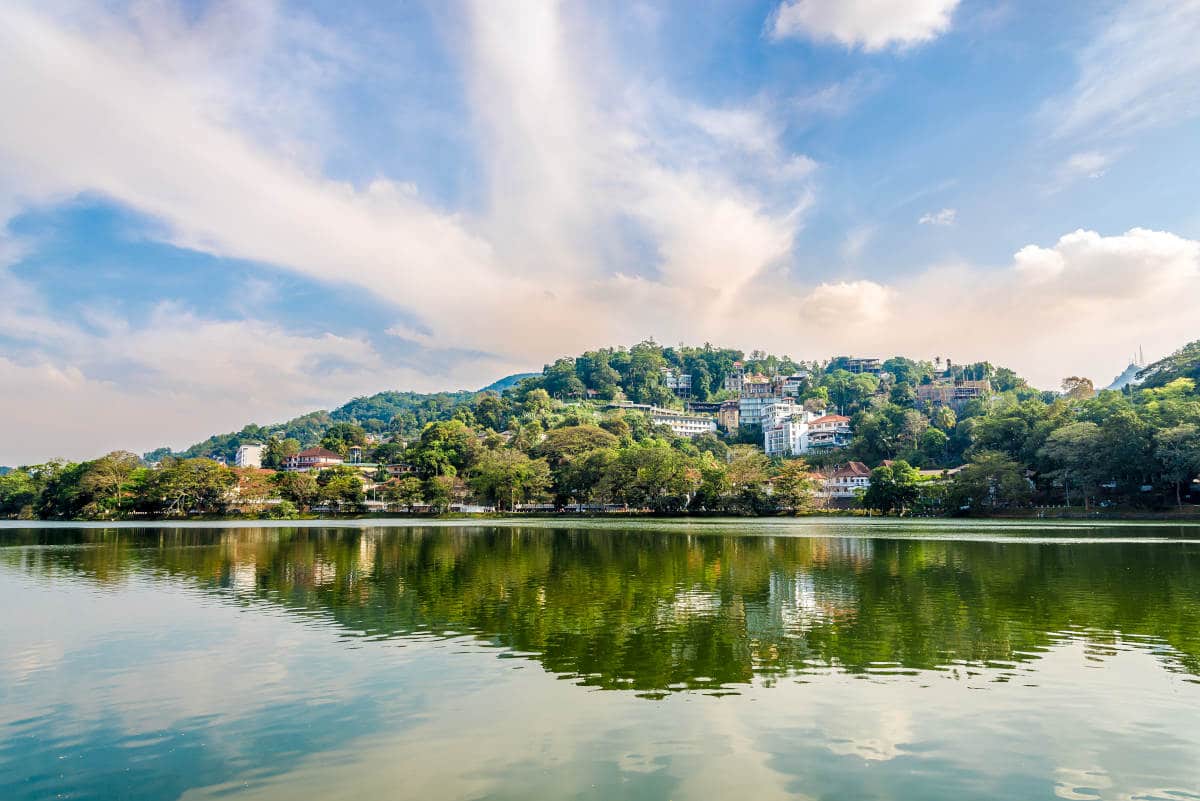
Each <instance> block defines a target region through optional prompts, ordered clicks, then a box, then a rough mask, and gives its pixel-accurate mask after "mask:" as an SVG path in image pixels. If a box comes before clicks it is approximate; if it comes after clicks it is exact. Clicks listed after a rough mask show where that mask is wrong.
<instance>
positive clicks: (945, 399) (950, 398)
mask: <svg viewBox="0 0 1200 801" xmlns="http://www.w3.org/2000/svg"><path fill="white" fill-rule="evenodd" d="M991 392H992V382H991V381H988V380H987V379H984V380H982V381H967V380H965V379H958V380H957V381H948V380H937V381H934V382H933V383H930V384H921V385H920V386H918V387H917V403H918V405H920V406H924V407H931V406H949V407H951V408H952V409H955V410H959V409H961V408H962V407H963V406H964V405H965V404H966V403H967V401H972V400H975V399H977V398H985V397H987V396H988V395H990V394H991Z"/></svg>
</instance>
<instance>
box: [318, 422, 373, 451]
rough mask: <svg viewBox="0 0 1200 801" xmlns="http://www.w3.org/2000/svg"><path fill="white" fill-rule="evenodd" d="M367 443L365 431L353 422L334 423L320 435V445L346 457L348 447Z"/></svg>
mask: <svg viewBox="0 0 1200 801" xmlns="http://www.w3.org/2000/svg"><path fill="white" fill-rule="evenodd" d="M366 444H367V432H366V431H364V430H363V428H362V426H360V425H356V424H354V423H334V424H333V425H332V426H330V427H329V430H328V431H326V432H325V436H323V437H321V447H322V448H328V449H329V450H331V451H335V452H337V453H339V454H341V456H342V458H343V459H344V458H346V456H347V454H348V453H349V452H350V448H352V447H354V446H358V447H360V448H361V447H363V446H364V445H366Z"/></svg>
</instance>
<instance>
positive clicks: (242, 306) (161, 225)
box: [0, 0, 1200, 464]
mask: <svg viewBox="0 0 1200 801" xmlns="http://www.w3.org/2000/svg"><path fill="white" fill-rule="evenodd" d="M1198 41H1200V0H1178V1H1177V2H1104V1H1103V0H1097V2H1089V3H1054V4H1050V3H1040V2H1034V1H1031V2H1022V1H1021V0H1011V1H1006V0H1001V1H1000V2H986V3H985V2H973V0H763V1H762V2H757V1H756V0H706V1H705V2H695V0H679V1H678V2H673V1H670V0H668V1H666V2H662V3H650V2H628V3H575V2H568V0H562V1H561V2H553V1H552V0H545V2H541V1H539V0H527V1H526V0H521V2H517V0H500V1H499V2H497V1H496V0H488V1H486V2H485V1H484V0H475V1H473V2H472V1H465V2H458V0H449V1H447V0H430V2H421V1H420V0H411V1H410V2H403V3H395V2H378V3H371V2H362V3H337V4H331V3H324V2H284V1H283V0H275V1H272V0H246V1H245V2H235V1H232V0H230V1H226V0H212V1H211V2H204V1H202V0H128V1H124V0H105V2H96V0H30V1H29V2H26V0H7V2H5V3H3V4H0V109H2V110H3V111H2V120H3V122H2V124H0V387H3V389H4V391H3V392H0V464H21V463H29V462H36V461H41V460H44V459H46V458H49V457H53V456H63V457H68V458H85V457H94V456H97V455H99V454H102V453H105V452H107V451H109V450H113V449H115V448H128V449H131V450H135V451H143V450H148V449H150V448H153V447H157V446H160V445H170V446H173V447H178V448H182V447H186V446H187V445H189V444H191V443H192V442H194V441H197V440H199V439H203V438H204V437H206V436H208V435H209V434H211V433H215V432H222V431H232V430H236V429H239V428H241V426H242V425H244V424H245V423H248V422H257V423H260V424H266V423H270V422H275V421H280V420H284V419H287V418H289V417H291V416H294V415H296V414H300V413H303V412H306V411H311V410H313V409H318V408H333V407H334V406H337V405H339V404H341V403H343V402H345V401H346V400H348V399H349V398H351V397H353V396H357V395H365V394H370V393H373V392H377V391H380V390H385V389H401V390H410V389H411V390H417V391H435V390H446V389H459V388H469V389H474V388H478V387H481V386H483V385H485V384H488V383H490V382H491V381H493V380H495V379H496V378H499V377H501V376H504V375H506V374H509V373H513V372H520V371H529V370H538V369H540V368H541V366H542V365H543V364H545V363H547V362H549V361H552V360H553V359H554V358H556V357H559V356H563V355H574V354H577V353H579V352H581V351H583V350H585V349H589V348H595V347H601V346H610V345H621V344H624V345H630V344H633V343H636V342H638V341H641V340H643V339H646V338H650V337H653V338H654V339H656V340H657V341H658V342H661V343H664V344H676V343H686V344H701V343H703V342H712V343H714V344H716V345H722V346H729V347H738V348H742V349H744V350H747V351H749V350H752V349H756V348H761V349H764V350H768V351H771V352H774V353H779V354H787V355H790V356H792V357H793V358H796V359H804V360H810V359H827V358H830V357H832V356H835V355H859V356H882V357H887V356H890V355H894V354H900V355H907V356H910V357H913V358H927V359H932V358H934V357H935V356H941V357H948V358H951V359H953V360H954V361H956V362H968V361H974V360H979V359H986V360H988V361H990V362H992V363H993V364H997V365H1004V366H1009V367H1012V368H1013V369H1015V370H1017V371H1018V372H1019V373H1021V374H1022V375H1025V376H1027V377H1028V378H1029V379H1030V380H1031V381H1032V382H1033V383H1035V384H1036V385H1038V386H1042V387H1046V388H1054V387H1056V386H1057V384H1058V382H1059V381H1060V379H1061V378H1062V377H1063V376H1066V375H1085V376H1089V377H1091V378H1093V380H1095V381H1096V383H1097V384H1098V385H1104V384H1107V383H1108V381H1109V380H1111V379H1112V377H1114V376H1115V375H1116V374H1118V373H1119V372H1120V371H1121V370H1122V369H1123V368H1124V367H1125V366H1126V364H1127V363H1128V362H1129V359H1130V355H1131V354H1132V353H1134V352H1135V351H1136V349H1137V348H1138V347H1142V348H1144V350H1145V354H1146V357H1147V359H1153V358H1157V357H1159V356H1162V355H1165V354H1166V353H1169V352H1171V351H1172V350H1174V349H1176V348H1178V347H1179V346H1181V345H1183V344H1184V343H1186V342H1187V341H1190V340H1193V339H1196V338H1197V337H1198V336H1200V47H1197V46H1196V42H1198Z"/></svg>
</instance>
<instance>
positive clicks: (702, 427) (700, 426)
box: [610, 403, 717, 438]
mask: <svg viewBox="0 0 1200 801" xmlns="http://www.w3.org/2000/svg"><path fill="white" fill-rule="evenodd" d="M610 406H611V407H613V408H618V409H634V410H637V411H639V412H646V413H647V414H649V415H650V422H652V423H654V424H655V425H658V426H667V427H668V428H670V429H671V432H672V433H673V434H675V436H677V437H689V438H690V437H694V436H697V435H699V434H705V433H708V432H711V431H716V430H717V419H716V418H715V417H713V416H711V415H706V414H688V413H687V412H679V411H676V410H674V409H664V408H662V407H661V406H651V405H650V404H648V403H614V404H610Z"/></svg>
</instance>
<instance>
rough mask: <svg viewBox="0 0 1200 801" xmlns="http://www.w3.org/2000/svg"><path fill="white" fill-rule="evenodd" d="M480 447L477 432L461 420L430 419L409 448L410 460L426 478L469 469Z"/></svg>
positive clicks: (453, 473) (454, 473)
mask: <svg viewBox="0 0 1200 801" xmlns="http://www.w3.org/2000/svg"><path fill="white" fill-rule="evenodd" d="M479 450H480V446H479V441H478V439H477V438H476V436H475V432H474V431H472V430H471V429H470V428H468V427H467V425H466V424H465V423H463V422H462V421H461V420H446V421H442V422H436V423H429V424H428V425H426V426H425V428H424V430H423V431H421V436H420V438H419V439H418V440H417V441H416V442H414V443H413V444H412V445H411V446H410V447H409V450H408V461H409V462H410V463H411V464H412V465H413V467H414V468H415V469H416V471H417V473H418V474H419V475H421V476H422V477H424V478H429V477H431V476H441V475H456V474H458V473H461V472H463V471H465V470H467V469H468V468H469V467H470V466H471V464H472V463H473V462H474V460H475V458H476V456H477V454H478V452H479Z"/></svg>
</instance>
